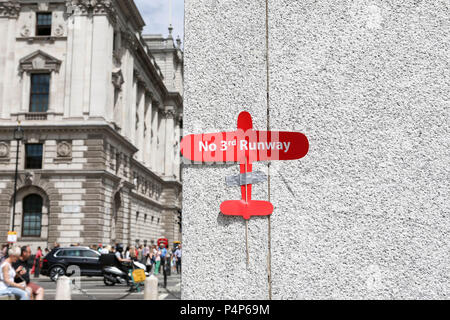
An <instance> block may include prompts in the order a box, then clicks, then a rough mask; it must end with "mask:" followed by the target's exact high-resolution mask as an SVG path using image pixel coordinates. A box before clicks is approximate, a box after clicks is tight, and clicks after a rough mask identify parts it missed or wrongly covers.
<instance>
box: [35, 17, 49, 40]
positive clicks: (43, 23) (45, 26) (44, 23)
mask: <svg viewBox="0 0 450 320" xmlns="http://www.w3.org/2000/svg"><path fill="white" fill-rule="evenodd" d="M36 15H37V16H36V36H49V35H51V34H52V13H51V12H38V13H37V14H36Z"/></svg>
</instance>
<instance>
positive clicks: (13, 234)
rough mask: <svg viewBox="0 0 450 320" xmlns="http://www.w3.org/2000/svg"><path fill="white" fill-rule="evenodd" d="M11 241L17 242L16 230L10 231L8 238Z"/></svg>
mask: <svg viewBox="0 0 450 320" xmlns="http://www.w3.org/2000/svg"><path fill="white" fill-rule="evenodd" d="M7 241H8V242H9V243H16V242H17V232H16V231H8V240H7Z"/></svg>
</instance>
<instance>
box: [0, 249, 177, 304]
mask: <svg viewBox="0 0 450 320" xmlns="http://www.w3.org/2000/svg"><path fill="white" fill-rule="evenodd" d="M72 246H79V244H73V245H72ZM54 247H55V248H58V247H60V245H59V244H58V243H55V244H54ZM90 248H91V249H92V250H96V251H98V252H99V253H101V254H114V255H115V256H116V257H117V259H118V260H119V261H120V262H131V261H138V262H141V263H142V264H144V265H145V266H146V271H147V272H149V273H151V272H153V274H155V275H158V274H159V273H164V275H166V274H167V273H168V272H167V271H169V270H170V271H171V272H174V273H175V272H177V274H180V273H181V257H182V248H181V244H178V245H177V246H176V247H175V248H173V250H172V249H170V248H166V247H165V245H164V244H160V245H159V246H156V245H139V246H127V247H125V248H124V246H123V245H122V244H116V245H115V246H110V245H107V246H103V245H101V244H99V245H92V246H90ZM48 253H49V249H48V248H45V249H44V251H42V249H41V248H40V247H38V249H37V251H36V254H35V255H34V258H33V261H31V263H30V261H29V260H30V257H31V256H32V252H31V248H30V246H22V247H18V246H13V247H10V246H9V245H3V247H2V250H1V251H0V296H15V297H16V298H17V299H20V300H43V298H44V289H43V288H42V287H40V286H39V285H37V284H36V283H34V282H31V281H30V274H34V277H36V278H37V277H39V273H40V267H41V265H42V260H43V258H44V257H45V256H46V255H47V254H48ZM30 266H31V268H30Z"/></svg>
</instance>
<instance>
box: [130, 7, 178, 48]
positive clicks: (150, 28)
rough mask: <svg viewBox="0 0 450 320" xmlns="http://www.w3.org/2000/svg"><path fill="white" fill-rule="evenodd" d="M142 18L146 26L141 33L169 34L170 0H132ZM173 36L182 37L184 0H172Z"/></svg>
mask: <svg viewBox="0 0 450 320" xmlns="http://www.w3.org/2000/svg"><path fill="white" fill-rule="evenodd" d="M134 2H135V3H136V6H137V7H138V9H139V11H140V12H141V15H142V17H143V18H144V21H145V24H146V26H145V27H144V30H143V32H142V33H143V34H149V33H152V34H155V33H156V34H158V33H160V34H163V35H164V36H167V35H168V34H169V30H168V28H169V23H170V22H169V21H170V20H169V17H170V14H169V11H170V10H169V7H170V6H169V3H170V0H134ZM172 26H173V33H172V34H173V38H174V39H176V38H177V36H180V39H181V41H183V37H184V0H172Z"/></svg>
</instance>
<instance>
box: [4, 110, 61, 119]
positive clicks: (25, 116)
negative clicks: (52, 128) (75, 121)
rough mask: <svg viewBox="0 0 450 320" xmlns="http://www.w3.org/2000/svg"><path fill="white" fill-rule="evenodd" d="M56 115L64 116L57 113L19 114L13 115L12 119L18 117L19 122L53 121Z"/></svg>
mask: <svg viewBox="0 0 450 320" xmlns="http://www.w3.org/2000/svg"><path fill="white" fill-rule="evenodd" d="M55 115H62V113H57V112H52V111H50V112H17V113H11V117H17V118H18V120H20V121H24V120H52V119H54V117H55Z"/></svg>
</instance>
